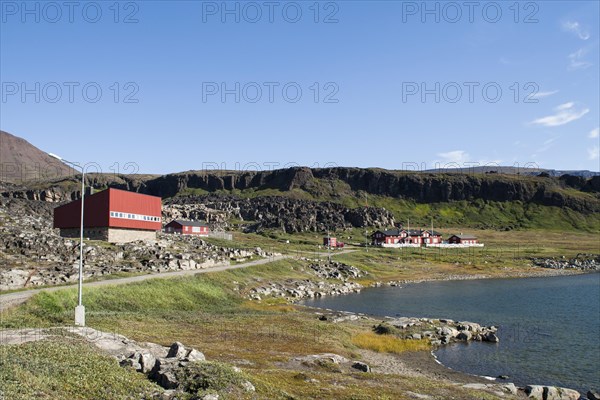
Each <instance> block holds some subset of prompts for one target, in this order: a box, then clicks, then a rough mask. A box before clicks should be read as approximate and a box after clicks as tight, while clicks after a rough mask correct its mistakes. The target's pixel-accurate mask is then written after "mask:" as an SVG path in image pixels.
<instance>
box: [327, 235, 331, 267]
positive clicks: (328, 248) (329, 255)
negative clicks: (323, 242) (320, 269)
mask: <svg viewBox="0 0 600 400" xmlns="http://www.w3.org/2000/svg"><path fill="white" fill-rule="evenodd" d="M327 258H328V259H329V264H331V235H330V234H329V229H328V230H327Z"/></svg>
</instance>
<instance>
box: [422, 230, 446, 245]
mask: <svg viewBox="0 0 600 400" xmlns="http://www.w3.org/2000/svg"><path fill="white" fill-rule="evenodd" d="M421 237H422V238H423V243H425V244H440V243H442V234H441V233H440V232H437V231H434V230H427V231H423V233H422V234H421Z"/></svg>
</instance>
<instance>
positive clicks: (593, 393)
mask: <svg viewBox="0 0 600 400" xmlns="http://www.w3.org/2000/svg"><path fill="white" fill-rule="evenodd" d="M587 398H588V400H600V391H597V390H588V392H587Z"/></svg>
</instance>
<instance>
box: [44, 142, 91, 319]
mask: <svg viewBox="0 0 600 400" xmlns="http://www.w3.org/2000/svg"><path fill="white" fill-rule="evenodd" d="M48 155H49V156H51V157H54V158H56V159H57V160H59V161H62V162H64V163H66V164H69V165H71V166H73V167H75V168H81V223H80V225H79V284H78V294H77V307H75V325H79V326H85V307H84V306H83V304H82V298H81V297H82V292H83V209H84V199H85V169H84V168H83V167H82V166H79V165H77V164H75V163H73V162H71V161H67V160H65V159H63V158H62V157H59V156H57V155H56V154H52V153H48Z"/></svg>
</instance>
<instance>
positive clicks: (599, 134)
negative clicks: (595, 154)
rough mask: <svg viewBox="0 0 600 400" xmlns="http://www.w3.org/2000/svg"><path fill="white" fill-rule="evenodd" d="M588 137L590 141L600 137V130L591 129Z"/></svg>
mask: <svg viewBox="0 0 600 400" xmlns="http://www.w3.org/2000/svg"><path fill="white" fill-rule="evenodd" d="M588 137H589V138H590V139H596V138H598V137H600V128H596V129H592V130H591V131H590V133H589V134H588Z"/></svg>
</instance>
